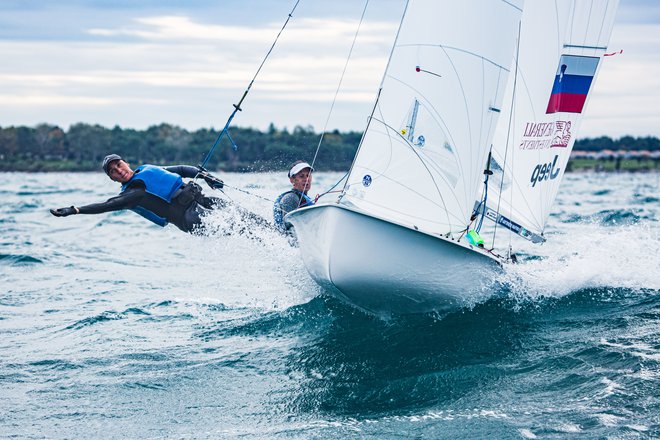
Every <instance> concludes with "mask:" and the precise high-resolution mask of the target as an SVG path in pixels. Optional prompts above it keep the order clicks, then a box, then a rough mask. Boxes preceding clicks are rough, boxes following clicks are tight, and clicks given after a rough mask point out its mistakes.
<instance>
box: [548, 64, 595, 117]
mask: <svg viewBox="0 0 660 440" xmlns="http://www.w3.org/2000/svg"><path fill="white" fill-rule="evenodd" d="M598 61H599V58H596V57H583V56H576V55H562V56H561V58H560V59H559V66H558V67H557V73H556V75H555V81H554V83H553V84H552V92H551V93H550V100H549V101H548V107H547V109H546V111H545V113H546V114H550V113H560V112H564V113H582V109H583V108H584V103H585V101H586V100H587V95H588V94H589V89H590V88H591V83H592V81H593V79H594V76H595V75H596V69H597V68H598Z"/></svg>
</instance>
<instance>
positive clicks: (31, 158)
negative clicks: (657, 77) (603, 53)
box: [0, 123, 660, 172]
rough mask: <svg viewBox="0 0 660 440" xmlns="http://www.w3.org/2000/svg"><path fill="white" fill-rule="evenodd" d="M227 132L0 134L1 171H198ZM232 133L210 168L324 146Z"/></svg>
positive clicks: (651, 140) (334, 156)
mask: <svg viewBox="0 0 660 440" xmlns="http://www.w3.org/2000/svg"><path fill="white" fill-rule="evenodd" d="M220 131H221V130H216V129H213V128H209V129H207V128H202V129H199V130H195V131H188V130H186V129H183V128H181V127H178V126H175V125H171V124H166V123H163V124H160V125H154V126H151V127H149V128H147V129H145V130H135V129H130V128H120V127H118V126H115V127H114V128H105V127H102V126H100V125H92V124H85V123H78V124H74V125H72V126H71V127H69V129H68V130H63V129H62V128H60V127H58V126H56V125H51V124H39V125H37V126H35V127H26V126H18V127H16V126H11V127H0V171H91V170H98V169H99V164H100V162H101V160H102V159H103V157H104V156H105V155H106V154H109V153H117V154H119V155H121V156H122V157H125V158H126V159H127V160H128V161H129V162H131V163H132V164H135V165H137V164H142V163H152V164H198V163H201V162H202V160H203V159H204V157H205V155H206V153H207V152H208V151H209V149H210V148H211V146H212V145H213V143H214V142H215V140H216V139H217V138H218V136H219V134H220ZM230 133H231V137H232V139H233V140H234V142H235V143H236V145H238V149H237V150H234V149H233V148H232V147H231V144H230V142H229V141H228V140H227V138H226V137H224V138H223V140H222V141H221V142H220V144H219V145H218V147H217V149H216V151H215V154H214V155H213V157H212V158H211V160H210V161H209V164H208V168H210V169H222V170H224V171H239V172H243V171H275V170H282V169H286V168H287V167H288V166H289V165H290V164H291V163H292V162H293V161H295V160H298V159H303V160H307V161H311V160H312V158H313V157H314V154H315V152H316V149H317V145H318V144H319V140H320V134H319V133H316V132H315V131H314V129H313V128H312V127H301V126H297V127H295V128H294V129H293V130H292V131H289V130H287V129H286V128H284V129H278V128H276V127H275V126H274V125H273V124H271V125H270V127H269V128H268V130H266V131H260V130H256V129H254V128H242V127H235V128H232V129H231V130H230ZM361 136H362V133H361V132H356V131H349V132H339V131H338V130H335V131H331V132H327V133H325V134H324V136H323V142H322V146H321V148H320V149H319V153H318V156H317V158H316V162H315V163H316V165H317V169H320V170H324V171H330V170H334V171H340V170H346V169H348V168H349V167H350V164H351V162H352V160H353V156H354V155H355V151H356V149H357V147H358V144H359V142H360V138H361ZM574 149H575V150H577V151H602V150H626V151H658V150H660V139H658V138H656V137H638V138H635V137H632V136H624V137H622V138H619V139H612V138H609V137H606V136H602V137H598V138H588V139H580V140H577V141H576V142H575V147H574Z"/></svg>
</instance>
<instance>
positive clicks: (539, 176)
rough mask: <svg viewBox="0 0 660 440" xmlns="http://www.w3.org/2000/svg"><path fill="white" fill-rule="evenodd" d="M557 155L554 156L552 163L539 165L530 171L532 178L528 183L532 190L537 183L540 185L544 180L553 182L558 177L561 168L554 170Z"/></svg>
mask: <svg viewBox="0 0 660 440" xmlns="http://www.w3.org/2000/svg"><path fill="white" fill-rule="evenodd" d="M558 158H559V156H558V155H555V158H554V159H553V160H552V162H548V163H540V164H537V165H536V167H534V169H533V170H532V177H531V178H530V179H529V182H530V183H531V184H532V188H534V187H535V186H536V184H537V183H541V182H543V181H544V180H554V179H556V178H557V176H558V175H559V171H560V170H561V168H555V166H556V165H557V159H558Z"/></svg>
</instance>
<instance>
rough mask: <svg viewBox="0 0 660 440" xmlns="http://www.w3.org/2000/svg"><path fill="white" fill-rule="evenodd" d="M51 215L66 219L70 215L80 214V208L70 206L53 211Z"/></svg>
mask: <svg viewBox="0 0 660 440" xmlns="http://www.w3.org/2000/svg"><path fill="white" fill-rule="evenodd" d="M50 213H51V214H53V215H54V216H55V217H66V216H68V215H73V214H78V208H76V207H75V206H69V207H68V208H57V209H51V210H50Z"/></svg>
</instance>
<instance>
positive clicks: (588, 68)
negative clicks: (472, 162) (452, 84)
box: [477, 0, 618, 235]
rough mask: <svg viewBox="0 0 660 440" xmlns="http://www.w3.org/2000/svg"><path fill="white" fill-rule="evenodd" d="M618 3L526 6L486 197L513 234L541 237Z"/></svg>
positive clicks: (567, 1)
mask: <svg viewBox="0 0 660 440" xmlns="http://www.w3.org/2000/svg"><path fill="white" fill-rule="evenodd" d="M617 5H618V0H599V1H592V0H556V1H553V2H547V1H528V2H526V3H525V8H524V12H523V17H522V28H521V38H520V41H521V43H520V47H519V57H518V63H517V65H515V64H514V66H513V67H512V74H511V75H510V77H509V84H508V86H507V93H506V97H505V99H504V104H503V106H502V115H501V118H500V120H499V122H498V125H497V130H496V133H495V137H494V139H493V161H491V168H492V170H493V172H494V175H493V177H492V178H491V179H490V182H489V186H488V200H487V206H488V207H489V208H490V209H491V211H490V213H492V212H493V211H499V213H500V214H501V215H503V216H504V217H507V218H508V219H509V220H510V221H511V222H513V224H514V230H516V228H518V229H520V228H519V227H522V228H524V229H526V230H528V231H532V232H534V233H542V232H543V229H544V227H545V224H546V222H547V220H548V216H549V215H550V209H551V206H552V204H553V202H554V200H555V197H556V195H557V191H558V189H559V184H560V182H561V180H562V177H563V175H564V171H565V170H566V164H567V162H568V159H569V157H570V153H571V149H572V148H573V143H574V142H575V137H576V135H577V132H578V128H579V125H580V122H581V120H582V115H583V114H584V110H585V106H586V101H587V100H588V98H589V95H590V92H591V91H592V90H593V82H594V80H595V78H596V76H597V74H598V70H599V69H600V66H601V64H602V63H603V58H602V56H603V54H604V53H605V51H606V49H607V44H608V41H609V39H610V34H611V32H612V26H613V22H614V15H615V12H616V8H617ZM479 197H480V195H477V198H479ZM492 217H493V219H494V216H492ZM516 232H520V231H519V230H516ZM521 235H523V234H521Z"/></svg>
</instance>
